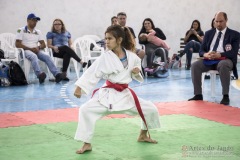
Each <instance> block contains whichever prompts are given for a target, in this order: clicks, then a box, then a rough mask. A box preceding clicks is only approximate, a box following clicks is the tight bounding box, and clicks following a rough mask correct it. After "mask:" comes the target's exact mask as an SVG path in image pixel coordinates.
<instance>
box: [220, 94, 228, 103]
mask: <svg viewBox="0 0 240 160" xmlns="http://www.w3.org/2000/svg"><path fill="white" fill-rule="evenodd" d="M229 103H230V99H229V96H228V95H224V96H223V99H222V100H221V102H220V104H224V105H229Z"/></svg>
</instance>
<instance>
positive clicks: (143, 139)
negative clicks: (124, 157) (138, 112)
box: [138, 130, 158, 144]
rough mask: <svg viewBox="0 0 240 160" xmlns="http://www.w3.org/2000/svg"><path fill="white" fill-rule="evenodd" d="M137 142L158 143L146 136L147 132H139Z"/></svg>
mask: <svg viewBox="0 0 240 160" xmlns="http://www.w3.org/2000/svg"><path fill="white" fill-rule="evenodd" d="M138 142H148V143H154V144H156V143H158V142H157V141H156V140H153V139H151V138H149V137H148V136H147V130H141V132H140V135H139V137H138Z"/></svg>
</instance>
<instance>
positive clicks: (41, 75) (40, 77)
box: [38, 72, 47, 84]
mask: <svg viewBox="0 0 240 160" xmlns="http://www.w3.org/2000/svg"><path fill="white" fill-rule="evenodd" d="M46 77H47V76H46V73H44V72H42V73H40V74H39V75H38V79H39V83H40V84H42V83H43V82H44V80H45V79H46Z"/></svg>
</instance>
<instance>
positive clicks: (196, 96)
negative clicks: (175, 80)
mask: <svg viewBox="0 0 240 160" xmlns="http://www.w3.org/2000/svg"><path fill="white" fill-rule="evenodd" d="M202 100H203V96H202V94H198V95H195V96H194V97H193V98H190V99H189V100H188V101H202Z"/></svg>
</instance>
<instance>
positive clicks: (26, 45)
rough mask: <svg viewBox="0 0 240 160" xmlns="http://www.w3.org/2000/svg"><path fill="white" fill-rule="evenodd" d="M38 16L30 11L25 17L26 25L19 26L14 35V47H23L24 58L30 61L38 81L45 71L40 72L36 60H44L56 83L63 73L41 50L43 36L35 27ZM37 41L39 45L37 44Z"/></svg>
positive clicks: (40, 81) (43, 78)
mask: <svg viewBox="0 0 240 160" xmlns="http://www.w3.org/2000/svg"><path fill="white" fill-rule="evenodd" d="M38 21H40V18H39V17H37V16H35V14H33V13H31V14H29V15H28V17H27V25H26V26H25V27H22V28H19V29H18V31H17V35H16V47H17V48H22V49H24V53H25V56H26V58H27V59H28V60H29V61H30V62H31V64H32V67H33V70H34V72H35V74H36V76H37V77H38V79H39V83H40V84H41V83H43V82H44V80H45V79H46V73H44V72H42V71H41V69H40V65H39V62H38V60H39V59H40V60H41V61H43V62H45V63H46V64H47V66H48V68H49V70H50V71H51V73H52V74H53V75H54V76H55V78H56V79H55V81H56V82H57V83H58V82H60V81H61V80H62V79H63V74H62V73H60V72H59V71H58V69H57V68H56V66H55V65H54V63H53V61H52V59H51V57H50V56H49V55H47V54H46V53H44V52H43V50H42V49H44V48H45V47H46V44H45V42H44V38H43V36H42V33H41V31H40V30H37V29H35V27H36V25H37V22H38ZM38 43H39V44H40V45H38Z"/></svg>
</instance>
